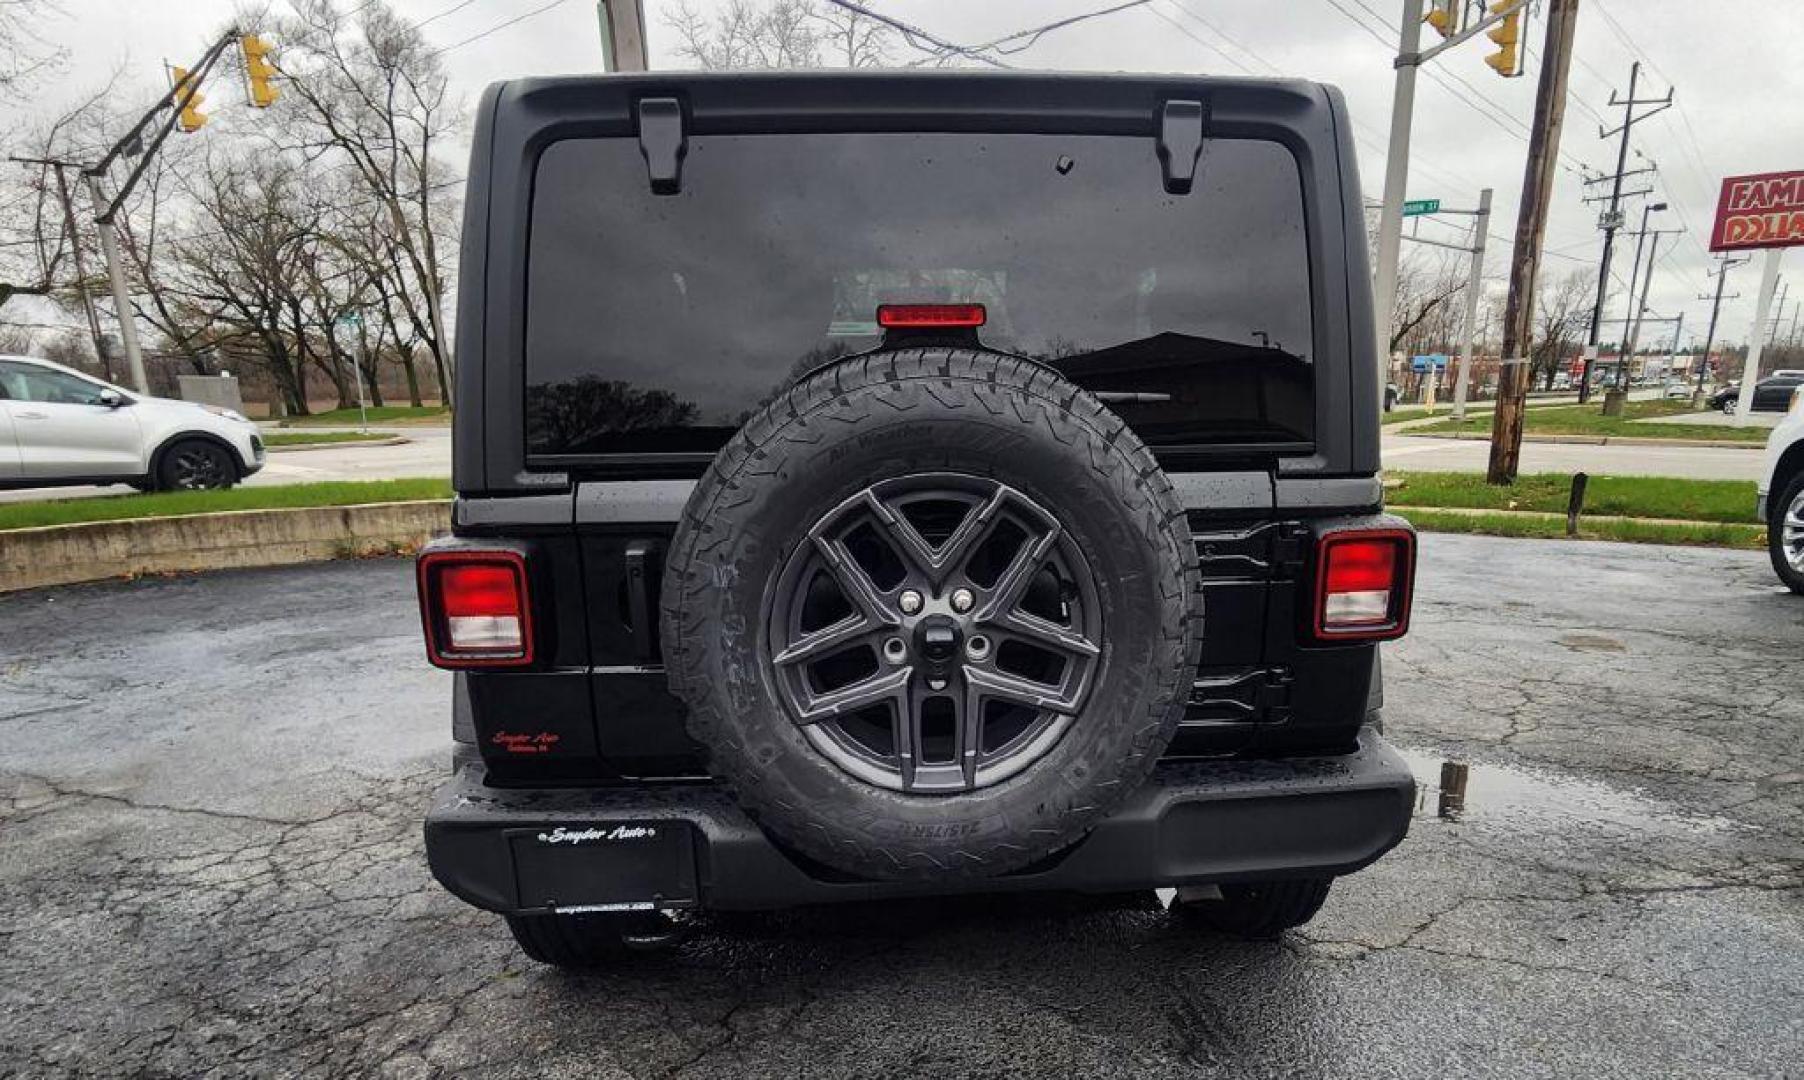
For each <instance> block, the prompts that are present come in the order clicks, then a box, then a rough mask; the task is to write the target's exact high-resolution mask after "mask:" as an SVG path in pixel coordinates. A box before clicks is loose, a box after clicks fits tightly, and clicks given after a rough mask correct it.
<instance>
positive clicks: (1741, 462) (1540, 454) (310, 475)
mask: <svg viewBox="0 0 1804 1080" xmlns="http://www.w3.org/2000/svg"><path fill="white" fill-rule="evenodd" d="M394 433H395V434H399V435H404V436H406V438H407V439H408V442H406V443H403V444H401V445H399V446H339V447H332V448H330V449H325V450H305V451H283V452H277V453H272V454H270V456H269V464H268V465H266V466H265V467H264V469H263V471H262V472H260V473H258V474H257V475H255V476H253V477H251V478H250V479H249V480H248V481H246V483H247V485H249V486H251V487H267V486H270V485H273V484H304V483H308V482H310V481H315V480H386V479H393V478H399V477H411V476H447V477H448V476H450V475H451V429H450V428H444V427H408V428H397V429H394ZM1383 454H1384V464H1385V467H1386V468H1389V469H1415V470H1421V471H1427V472H1483V471H1484V469H1485V465H1486V462H1487V460H1488V457H1489V454H1490V444H1489V443H1485V442H1480V441H1471V440H1463V439H1431V438H1425V437H1422V436H1415V437H1411V436H1408V435H1402V434H1397V433H1395V432H1391V431H1388V430H1387V431H1386V432H1385V434H1384V440H1383ZM1761 461H1762V457H1761V454H1760V452H1759V451H1758V450H1717V449H1708V448H1692V447H1675V446H1571V445H1565V444H1553V443H1524V444H1523V447H1522V470H1523V471H1524V472H1561V473H1571V472H1577V471H1579V470H1581V469H1582V470H1584V471H1586V472H1589V473H1592V474H1594V475H1615V476H1684V477H1693V478H1697V479H1704V480H1757V479H1759V478H1760V476H1761ZM131 493H132V489H131V488H129V487H126V486H124V485H123V484H121V485H116V486H113V487H81V488H43V489H34V490H26V491H0V502H30V501H35V500H38V499H79V498H89V497H92V496H96V495H129V494H131Z"/></svg>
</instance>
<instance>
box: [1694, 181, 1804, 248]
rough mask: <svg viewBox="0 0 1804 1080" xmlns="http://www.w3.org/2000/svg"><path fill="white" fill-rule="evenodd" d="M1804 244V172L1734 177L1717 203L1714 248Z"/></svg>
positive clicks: (1711, 241)
mask: <svg viewBox="0 0 1804 1080" xmlns="http://www.w3.org/2000/svg"><path fill="white" fill-rule="evenodd" d="M1800 244H1804V171H1798V172H1782V173H1761V174H1758V175H1755V176H1731V177H1728V178H1726V179H1725V180H1723V190H1722V195H1721V197H1720V198H1718V200H1717V203H1716V225H1715V227H1714V228H1712V229H1711V230H1710V250H1711V251H1742V250H1746V249H1749V248H1781V247H1792V246H1794V245H1800Z"/></svg>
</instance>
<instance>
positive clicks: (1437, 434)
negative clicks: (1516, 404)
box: [1399, 431, 1766, 450]
mask: <svg viewBox="0 0 1804 1080" xmlns="http://www.w3.org/2000/svg"><path fill="white" fill-rule="evenodd" d="M1399 434H1403V433H1402V432H1400V433H1399ZM1408 434H1409V437H1410V438H1412V439H1454V440H1456V441H1457V440H1465V441H1469V442H1490V441H1491V436H1490V435H1489V434H1488V433H1486V434H1480V433H1478V432H1473V433H1471V434H1469V435H1468V434H1465V433H1463V432H1456V431H1421V432H1413V433H1408ZM1522 441H1523V442H1531V443H1564V444H1566V445H1569V446H1690V447H1705V448H1709V449H1713V450H1764V449H1766V444H1765V443H1757V442H1742V441H1738V440H1734V439H1665V438H1661V437H1659V436H1657V435H1655V436H1647V437H1642V436H1640V435H1524V436H1522Z"/></svg>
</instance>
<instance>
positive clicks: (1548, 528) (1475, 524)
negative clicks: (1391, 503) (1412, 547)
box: [1403, 510, 1766, 549]
mask: <svg viewBox="0 0 1804 1080" xmlns="http://www.w3.org/2000/svg"><path fill="white" fill-rule="evenodd" d="M1403 513H1404V516H1406V517H1407V518H1409V520H1410V521H1411V522H1413V523H1414V524H1415V526H1416V528H1418V529H1421V530H1422V531H1423V532H1449V533H1474V534H1478V535H1481V536H1513V537H1530V538H1542V539H1555V540H1558V539H1563V538H1565V536H1566V522H1565V521H1564V520H1563V519H1559V518H1543V517H1537V516H1535V515H1532V514H1453V513H1447V512H1444V511H1441V512H1437V511H1434V510H1408V511H1404V512H1403ZM1578 538H1579V539H1581V540H1621V541H1626V542H1628V543H1635V544H1693V545H1701V546H1707V547H1731V548H1752V549H1760V548H1763V547H1765V546H1766V530H1765V529H1763V528H1761V527H1760V526H1758V525H1727V524H1707V523H1699V524H1695V525H1693V524H1674V523H1670V522H1661V521H1632V520H1621V519H1617V520H1607V521H1586V520H1581V521H1580V523H1579V537H1578Z"/></svg>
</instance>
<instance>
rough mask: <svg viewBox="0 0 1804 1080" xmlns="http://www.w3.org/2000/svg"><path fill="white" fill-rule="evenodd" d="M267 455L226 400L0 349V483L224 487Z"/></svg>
mask: <svg viewBox="0 0 1804 1080" xmlns="http://www.w3.org/2000/svg"><path fill="white" fill-rule="evenodd" d="M263 457H264V450H263V440H262V439H260V438H258V436H257V426H256V425H255V424H253V423H251V422H250V421H249V420H246V419H245V418H244V417H243V416H240V415H239V414H237V413H235V412H233V411H232V410H230V409H221V408H218V407H216V406H212V405H201V404H197V403H195V402H191V401H174V400H171V399H169V398H159V397H150V396H148V395H145V394H137V393H132V392H130V391H127V390H124V389H121V388H120V387H117V386H114V385H112V384H111V383H106V382H102V381H101V380H99V379H96V378H94V377H93V376H90V375H84V374H82V373H81V372H79V371H76V370H75V369H73V368H67V367H64V366H63V365H61V364H53V363H51V362H50V361H48V360H40V359H37V358H35V357H29V356H0V488H25V487H61V486H67V485H73V484H130V485H132V486H133V487H136V488H139V489H141V490H144V491H154V490H158V489H186V490H194V489H200V488H224V487H231V486H232V485H233V484H236V483H237V482H238V481H240V480H242V479H244V478H245V477H247V476H249V475H250V474H252V473H254V472H256V471H257V470H258V469H261V468H262V467H263Z"/></svg>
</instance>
